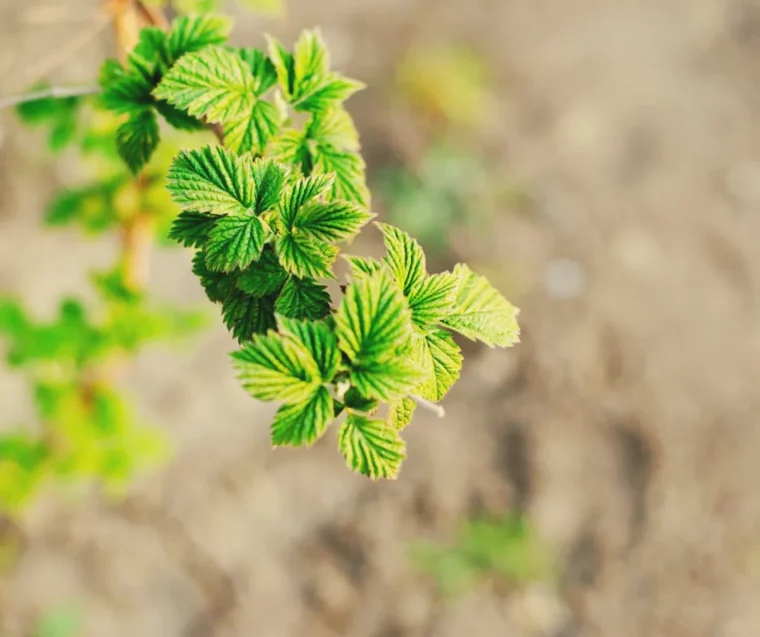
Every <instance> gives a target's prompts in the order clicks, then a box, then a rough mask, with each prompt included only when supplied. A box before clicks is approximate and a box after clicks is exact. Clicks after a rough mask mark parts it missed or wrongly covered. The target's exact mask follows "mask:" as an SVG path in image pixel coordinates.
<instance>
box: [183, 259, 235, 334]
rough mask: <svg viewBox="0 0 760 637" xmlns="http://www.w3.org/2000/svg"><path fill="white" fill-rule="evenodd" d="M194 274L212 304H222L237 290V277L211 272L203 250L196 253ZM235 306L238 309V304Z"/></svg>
mask: <svg viewBox="0 0 760 637" xmlns="http://www.w3.org/2000/svg"><path fill="white" fill-rule="evenodd" d="M193 274H194V275H195V276H197V277H198V278H199V279H200V282H201V285H202V286H203V290H204V291H205V292H206V296H207V297H208V299H209V301H211V302H212V303H221V302H222V301H224V300H225V299H227V298H228V297H229V296H230V293H231V292H233V291H234V290H235V277H234V276H231V275H229V274H225V273H223V272H214V271H212V270H209V268H208V266H207V265H206V253H205V252H204V251H203V250H199V251H198V252H196V253H195V256H194V257H193ZM241 297H242V299H243V300H244V299H245V298H246V297H245V295H241ZM233 305H234V306H235V307H237V304H236V303H233ZM229 311H232V309H230V310H229ZM227 327H230V325H228V326H227Z"/></svg>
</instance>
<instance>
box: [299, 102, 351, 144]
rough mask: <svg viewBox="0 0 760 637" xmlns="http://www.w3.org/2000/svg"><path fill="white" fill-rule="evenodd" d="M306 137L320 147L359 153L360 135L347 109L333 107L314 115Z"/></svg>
mask: <svg viewBox="0 0 760 637" xmlns="http://www.w3.org/2000/svg"><path fill="white" fill-rule="evenodd" d="M306 137H307V138H308V139H310V140H313V141H314V142H315V143H316V144H317V145H318V146H328V147H331V148H334V149H336V150H340V151H354V152H356V151H358V150H359V133H358V132H357V130H356V126H355V125H354V121H353V120H352V119H351V116H350V115H349V114H348V111H346V109H345V108H343V107H342V106H339V105H337V104H336V105H333V106H331V107H330V108H327V109H325V110H323V111H320V112H318V113H314V114H313V115H312V117H311V121H310V122H309V124H308V126H307V128H306Z"/></svg>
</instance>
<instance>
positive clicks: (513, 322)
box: [443, 263, 520, 347]
mask: <svg viewBox="0 0 760 637" xmlns="http://www.w3.org/2000/svg"><path fill="white" fill-rule="evenodd" d="M454 275H455V276H456V277H457V278H458V279H459V286H458V289H457V297H456V301H455V303H454V309H453V311H452V313H451V314H450V315H449V316H448V317H447V318H445V319H444V320H443V324H444V325H446V326H447V327H450V328H451V329H453V330H456V331H457V332H459V333H460V334H463V335H464V336H466V337H467V338H470V339H472V340H478V341H482V342H483V343H485V344H486V345H488V346H489V347H494V346H499V347H510V346H511V345H514V344H515V343H517V342H519V340H520V327H519V325H518V324H517V316H518V314H519V310H518V309H517V308H516V307H514V306H513V305H512V304H511V303H510V302H509V301H507V299H505V298H504V297H503V296H502V295H501V294H500V293H499V292H498V290H496V288H494V287H493V286H492V285H491V284H490V283H489V282H488V281H487V280H486V279H485V278H484V277H482V276H480V275H478V274H475V273H474V272H472V271H471V270H470V268H469V267H467V266H466V265H464V264H461V263H460V264H458V265H457V266H456V267H455V268H454Z"/></svg>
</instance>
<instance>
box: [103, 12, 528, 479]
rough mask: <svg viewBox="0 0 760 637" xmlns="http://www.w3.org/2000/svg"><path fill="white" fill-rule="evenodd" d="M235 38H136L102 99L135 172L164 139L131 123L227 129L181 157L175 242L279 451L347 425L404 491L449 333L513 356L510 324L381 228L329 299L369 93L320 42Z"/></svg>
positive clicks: (471, 279)
mask: <svg viewBox="0 0 760 637" xmlns="http://www.w3.org/2000/svg"><path fill="white" fill-rule="evenodd" d="M227 24H228V23H227V22H226V21H225V20H223V19H221V18H218V17H214V16H204V17H203V18H202V19H200V18H192V17H190V18H179V19H178V20H176V21H175V22H174V24H173V26H172V30H171V32H170V33H169V34H162V33H160V32H156V31H155V30H150V29H148V30H145V31H143V34H142V37H141V39H140V43H139V44H138V46H137V47H136V49H135V51H133V52H132V53H131V54H130V56H129V58H128V61H127V63H126V65H124V66H122V65H119V64H118V63H116V62H113V61H109V62H107V63H106V65H104V71H103V73H102V82H103V89H104V98H105V100H106V102H107V103H108V104H109V106H110V107H111V108H112V109H113V110H115V111H117V112H121V113H123V114H125V115H126V116H127V118H128V119H127V123H126V125H128V127H129V128H130V131H131V133H130V136H128V139H127V138H126V137H125V138H124V140H122V141H120V149H121V152H122V155H123V156H124V159H125V161H126V162H127V163H128V164H129V165H130V166H131V167H132V168H133V169H135V170H139V169H140V168H141V167H142V166H143V164H144V162H145V161H147V158H148V157H149V155H150V152H152V150H151V149H152V148H153V147H154V146H155V144H157V136H156V135H154V128H153V126H152V125H150V126H148V125H144V124H143V123H135V122H137V119H139V120H140V122H142V120H143V119H144V120H145V121H147V120H149V119H151V120H152V119H153V118H155V113H156V112H158V113H160V114H161V115H163V116H164V117H165V118H166V119H167V121H168V122H169V123H170V124H173V125H177V122H183V123H188V122H192V123H194V124H193V125H196V124H197V125H201V124H206V125H213V126H215V127H216V128H217V129H219V130H221V131H223V142H224V143H223V145H218V146H211V145H209V146H203V147H201V148H196V149H191V150H184V151H182V152H180V153H179V154H177V156H176V157H175V158H174V160H173V161H172V164H171V166H170V168H169V171H168V176H167V182H166V183H167V189H168V191H169V193H170V194H171V197H172V200H173V201H174V202H175V204H177V205H178V206H179V208H180V210H181V212H180V214H179V215H178V216H177V217H176V219H175V220H174V222H173V224H172V227H171V231H170V237H171V238H172V239H174V240H175V241H177V242H179V243H181V244H182V245H185V246H187V247H189V248H192V249H193V250H194V251H195V256H194V259H193V271H194V273H195V274H196V275H197V276H198V278H199V280H200V283H201V285H202V286H203V288H204V290H205V292H206V295H207V296H208V298H209V299H210V300H211V301H212V302H214V303H217V304H219V305H220V307H221V313H222V317H223V320H224V322H225V324H226V325H227V327H228V328H229V330H230V332H231V333H232V335H233V336H234V337H235V338H236V339H237V340H238V341H239V343H240V344H241V349H240V350H239V351H237V352H235V353H234V354H233V360H234V365H235V368H236V369H237V373H238V376H239V378H240V381H241V383H242V385H243V387H244V388H245V389H246V390H247V391H248V392H249V393H250V394H251V395H252V396H253V397H255V398H257V399H259V400H264V401H277V402H279V403H281V406H280V408H279V410H278V412H277V414H276V416H275V419H274V422H273V424H272V442H273V444H274V445H275V446H279V445H292V446H308V445H311V444H313V443H315V442H316V441H317V440H318V439H320V438H321V437H322V436H323V435H324V433H325V432H326V430H327V428H328V426H329V425H330V423H331V422H332V421H333V420H335V419H336V418H338V417H340V418H341V420H342V424H341V425H340V429H339V431H338V446H339V449H340V451H341V453H342V454H343V456H344V457H345V459H346V462H347V464H348V466H349V467H350V468H352V469H353V470H355V471H358V472H361V473H363V474H364V475H367V476H369V477H371V478H373V479H377V478H394V477H396V476H397V474H398V471H399V468H400V466H401V463H402V461H403V459H404V457H405V453H406V452H405V444H404V442H403V440H402V438H401V436H400V431H401V430H402V429H403V428H404V427H405V426H406V425H407V424H408V423H409V421H410V419H411V416H412V413H413V411H414V409H415V406H416V404H417V402H419V401H421V400H422V401H428V402H435V401H439V400H441V399H442V398H443V397H444V396H445V395H446V393H447V392H448V391H449V389H450V388H451V386H452V385H453V384H454V382H455V381H456V379H457V377H458V376H459V372H460V369H461V366H462V355H461V351H460V349H459V346H458V345H457V344H456V342H455V341H454V338H453V336H452V332H458V333H460V334H462V335H464V336H465V337H467V338H471V339H474V340H479V341H481V342H483V343H485V344H487V345H489V346H501V347H506V346H510V345H512V344H514V343H515V342H516V341H517V339H518V335H519V329H518V327H517V322H516V316H517V310H516V308H514V307H513V306H512V305H511V304H510V303H509V302H508V301H507V300H506V299H505V298H504V297H502V296H501V295H500V294H499V292H498V291H497V290H496V289H495V288H493V286H491V285H490V284H489V283H488V281H486V280H485V279H484V278H483V277H481V276H479V275H477V274H475V273H473V272H472V271H471V270H470V269H469V268H468V267H467V266H466V265H461V264H460V265H458V266H456V267H455V268H454V269H453V271H451V272H443V273H437V274H430V273H428V271H427V267H426V262H425V255H424V253H423V251H422V248H421V247H420V245H419V244H418V243H417V242H416V241H415V240H414V239H412V238H411V237H410V236H409V235H407V234H406V233H404V232H402V231H401V230H399V229H398V228H396V227H393V226H390V225H387V224H379V223H378V224H376V225H377V228H379V230H380V231H381V233H382V235H383V238H384V242H385V247H386V255H385V257H384V258H383V259H380V260H373V259H367V258H361V257H354V256H346V255H344V257H345V261H346V262H347V265H348V267H349V270H350V277H349V281H348V282H347V283H346V284H345V285H341V286H340V288H341V291H342V292H343V295H342V297H341V298H340V299H337V300H334V298H333V295H331V293H330V291H329V289H328V284H330V282H331V281H334V280H335V278H336V277H335V274H334V268H335V264H336V260H337V257H338V255H339V253H340V250H341V246H342V244H344V243H346V242H350V241H351V240H352V239H353V238H354V237H355V236H356V235H357V234H358V233H359V232H360V231H361V230H362V228H364V227H365V225H366V224H367V223H368V222H369V221H370V220H371V219H372V218H373V217H374V215H373V214H372V213H371V212H370V210H369V203H370V201H369V192H368V190H367V187H366V179H365V164H364V161H363V160H362V158H361V154H360V152H359V140H358V135H357V132H356V128H355V126H354V124H353V121H352V119H351V117H350V115H349V114H348V112H347V111H346V109H345V107H344V105H343V104H344V102H345V101H346V100H347V99H348V98H349V97H350V96H351V95H353V94H354V93H355V92H356V91H358V90H359V89H361V88H362V87H363V85H362V84H361V83H360V82H358V81H356V80H352V79H349V78H346V77H344V76H343V75H342V74H340V73H337V72H335V71H334V70H332V69H331V67H330V60H329V54H328V50H327V47H326V46H325V43H324V42H323V40H322V37H321V35H320V33H319V31H316V30H312V31H305V32H303V33H302V35H301V36H300V38H299V39H298V41H297V42H296V43H295V45H294V47H293V49H292V51H291V50H288V49H286V48H285V47H284V46H283V45H282V44H281V43H280V42H279V41H277V40H275V39H274V38H271V37H268V38H267V45H268V46H267V50H266V51H262V50H258V49H249V48H244V49H240V48H233V47H230V46H228V45H226V44H225V43H224V39H225V36H226V25H227ZM167 113H171V117H168V116H167ZM296 121H299V122H302V124H301V125H300V126H299V125H296ZM130 122H132V124H130ZM146 149H148V150H146ZM143 151H145V152H143ZM148 151H149V152H148ZM381 410H382V411H381Z"/></svg>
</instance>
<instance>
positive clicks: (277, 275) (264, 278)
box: [237, 248, 288, 297]
mask: <svg viewBox="0 0 760 637" xmlns="http://www.w3.org/2000/svg"><path fill="white" fill-rule="evenodd" d="M287 279H288V273H287V272H286V271H285V270H284V269H283V267H282V266H281V265H280V262H279V261H278V260H277V256H276V255H275V254H274V252H272V251H271V248H265V249H264V251H263V252H262V253H261V258H259V260H258V261H255V262H253V263H251V265H249V266H248V267H247V268H246V269H245V270H243V272H241V273H240V276H239V277H238V279H237V287H238V289H240V290H242V291H243V292H247V293H248V294H251V295H253V296H256V297H262V296H267V295H268V294H272V293H274V292H277V291H278V290H279V289H280V288H281V287H282V286H283V284H284V283H285V281H286V280H287Z"/></svg>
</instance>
